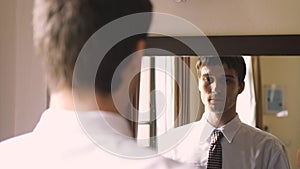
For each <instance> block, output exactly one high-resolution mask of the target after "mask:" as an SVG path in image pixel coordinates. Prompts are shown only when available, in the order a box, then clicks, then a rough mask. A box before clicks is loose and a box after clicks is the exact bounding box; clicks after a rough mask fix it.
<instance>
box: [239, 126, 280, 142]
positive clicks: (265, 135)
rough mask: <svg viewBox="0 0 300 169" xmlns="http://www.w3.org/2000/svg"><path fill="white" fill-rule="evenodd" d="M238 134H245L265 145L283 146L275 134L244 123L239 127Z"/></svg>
mask: <svg viewBox="0 0 300 169" xmlns="http://www.w3.org/2000/svg"><path fill="white" fill-rule="evenodd" d="M240 134H241V135H243V136H245V137H246V138H249V139H250V140H254V142H256V143H257V144H259V143H263V144H265V145H268V146H273V147H274V146H275V147H282V146H283V144H282V143H281V141H280V140H279V139H278V138H277V137H276V136H275V135H273V134H271V133H269V132H266V131H263V130H261V129H259V128H255V127H253V126H249V125H247V124H244V123H243V124H242V127H241V128H240Z"/></svg>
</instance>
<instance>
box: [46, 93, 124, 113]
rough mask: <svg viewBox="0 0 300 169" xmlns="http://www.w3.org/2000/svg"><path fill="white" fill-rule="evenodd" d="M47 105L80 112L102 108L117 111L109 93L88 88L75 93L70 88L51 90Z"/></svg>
mask: <svg viewBox="0 0 300 169" xmlns="http://www.w3.org/2000/svg"><path fill="white" fill-rule="evenodd" d="M49 107H50V108H57V109H65V110H73V111H81V112H84V111H92V110H102V111H108V112H112V113H118V111H117V109H116V108H115V106H114V104H113V100H112V98H111V96H110V95H101V94H100V93H95V92H91V91H89V90H81V91H80V92H76V93H75V92H72V89H70V88H63V89H60V90H58V91H55V92H52V93H51V95H50V105H49Z"/></svg>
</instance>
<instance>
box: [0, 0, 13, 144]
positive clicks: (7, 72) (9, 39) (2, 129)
mask: <svg viewBox="0 0 300 169" xmlns="http://www.w3.org/2000/svg"><path fill="white" fill-rule="evenodd" d="M15 6H16V1H15V0H11V1H7V2H3V1H0V8H1V9H0V25H1V26H0V78H1V80H0V140H3V139H5V138H8V137H11V136H13V135H14V111H15V88H16V79H15V73H16V70H15V69H16V47H15V46H16V20H15V18H16V8H15Z"/></svg>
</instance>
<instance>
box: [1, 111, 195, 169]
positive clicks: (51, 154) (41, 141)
mask: <svg viewBox="0 0 300 169" xmlns="http://www.w3.org/2000/svg"><path fill="white" fill-rule="evenodd" d="M112 126H114V127H112ZM130 136H131V130H130V128H129V125H128V123H127V121H126V120H124V118H121V117H120V116H118V115H114V114H113V113H109V112H100V111H90V112H80V113H75V112H73V111H67V110H56V109H48V110H46V111H45V112H44V113H43V115H42V117H41V120H40V122H39V123H38V125H37V126H36V128H35V129H34V131H33V132H31V133H28V134H25V135H22V136H19V137H15V138H12V139H8V140H6V141H3V142H1V143H0V161H1V163H0V167H1V168H2V169H6V168H8V169H16V168H28V169H29V168H30V169H45V168H49V169H50V168H51V169H77V168H78V169H79V168H84V169H86V168H87V169H93V168H97V169H99V168H112V169H113V168H116V169H121V168H130V169H141V168H149V169H153V168H159V169H164V168H190V166H186V165H182V164H180V163H179V162H175V161H172V160H169V159H166V158H163V157H161V156H156V154H155V152H154V151H152V150H149V149H144V148H139V147H137V145H136V143H135V141H134V140H133V139H132V138H131V137H130ZM149 156H152V157H151V158H146V157H149Z"/></svg>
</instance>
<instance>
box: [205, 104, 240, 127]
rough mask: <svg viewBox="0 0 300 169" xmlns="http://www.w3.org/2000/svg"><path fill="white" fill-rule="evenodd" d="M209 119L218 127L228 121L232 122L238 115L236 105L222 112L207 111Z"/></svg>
mask: <svg viewBox="0 0 300 169" xmlns="http://www.w3.org/2000/svg"><path fill="white" fill-rule="evenodd" d="M207 112H208V114H207V117H206V119H207V121H208V122H209V123H210V124H211V125H213V126H214V127H216V128H219V127H222V126H224V125H225V124H227V123H228V122H230V121H231V120H232V119H234V117H235V116H236V115H237V113H236V109H235V106H234V107H233V108H232V109H230V110H227V111H224V112H223V113H221V112H214V111H211V110H209V111H207Z"/></svg>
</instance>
